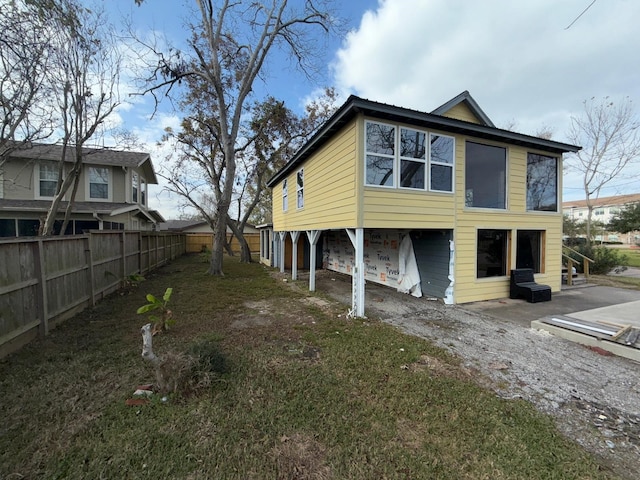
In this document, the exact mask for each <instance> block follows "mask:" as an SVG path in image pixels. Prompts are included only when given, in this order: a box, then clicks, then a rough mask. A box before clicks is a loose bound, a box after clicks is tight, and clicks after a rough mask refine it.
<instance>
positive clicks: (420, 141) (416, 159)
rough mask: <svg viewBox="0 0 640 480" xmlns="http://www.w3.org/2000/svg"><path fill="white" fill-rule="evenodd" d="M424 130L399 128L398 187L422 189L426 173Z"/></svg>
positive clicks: (424, 184) (425, 136)
mask: <svg viewBox="0 0 640 480" xmlns="http://www.w3.org/2000/svg"><path fill="white" fill-rule="evenodd" d="M426 138H427V135H426V133H425V132H421V131H419V130H413V129H410V128H400V187H401V188H415V189H419V190H424V189H425V186H426V182H425V179H426V175H427V168H426V163H427V155H426Z"/></svg>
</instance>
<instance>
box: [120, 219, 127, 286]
mask: <svg viewBox="0 0 640 480" xmlns="http://www.w3.org/2000/svg"><path fill="white" fill-rule="evenodd" d="M125 235H126V234H125V231H124V230H123V231H122V233H121V234H120V255H122V264H121V265H122V286H123V287H124V286H125V284H126V281H127V238H126V236H125Z"/></svg>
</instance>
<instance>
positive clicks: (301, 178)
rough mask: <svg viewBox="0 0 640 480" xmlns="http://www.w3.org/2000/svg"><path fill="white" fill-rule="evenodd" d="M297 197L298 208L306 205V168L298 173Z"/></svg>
mask: <svg viewBox="0 0 640 480" xmlns="http://www.w3.org/2000/svg"><path fill="white" fill-rule="evenodd" d="M296 198H297V201H298V203H297V205H298V208H303V207H304V168H301V169H300V170H298V174H297V175H296Z"/></svg>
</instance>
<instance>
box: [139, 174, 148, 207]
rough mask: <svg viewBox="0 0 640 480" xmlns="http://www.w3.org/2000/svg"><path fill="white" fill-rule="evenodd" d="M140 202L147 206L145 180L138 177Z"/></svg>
mask: <svg viewBox="0 0 640 480" xmlns="http://www.w3.org/2000/svg"><path fill="white" fill-rule="evenodd" d="M140 204H141V205H144V206H145V207H146V206H147V182H146V181H145V179H144V178H142V177H140Z"/></svg>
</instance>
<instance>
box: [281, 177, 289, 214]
mask: <svg viewBox="0 0 640 480" xmlns="http://www.w3.org/2000/svg"><path fill="white" fill-rule="evenodd" d="M287 183H288V182H287V179H286V178H285V179H284V180H283V181H282V211H283V212H286V211H287V209H288V208H289V186H288V185H287Z"/></svg>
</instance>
